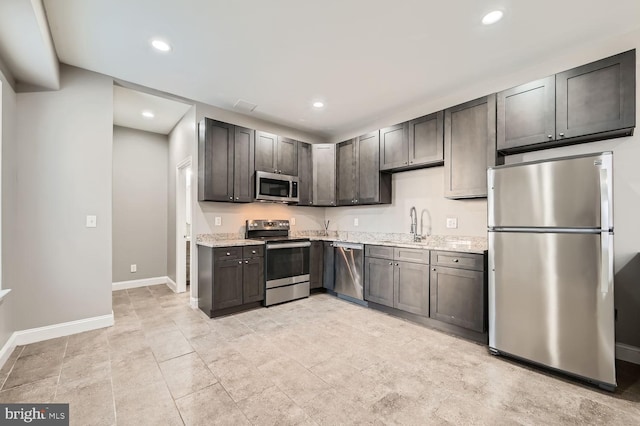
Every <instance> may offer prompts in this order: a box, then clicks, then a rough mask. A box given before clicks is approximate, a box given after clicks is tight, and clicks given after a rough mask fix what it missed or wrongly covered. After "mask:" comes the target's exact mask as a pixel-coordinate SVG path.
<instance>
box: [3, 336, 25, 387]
mask: <svg viewBox="0 0 640 426" xmlns="http://www.w3.org/2000/svg"><path fill="white" fill-rule="evenodd" d="M16 350H18V348H15V349H14V351H16ZM23 351H24V346H20V353H18V356H16V359H15V360H14V361H13V364H11V368H10V369H9V372H8V373H7V377H5V378H4V380H3V381H2V384H0V391H3V390H5V389H4V384H5V383H6V382H7V380H9V376H10V375H11V372H12V371H13V367H15V365H16V362H17V361H18V359H19V358H20V356H22V352H23ZM11 355H13V353H12V354H11Z"/></svg>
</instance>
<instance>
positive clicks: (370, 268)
mask: <svg viewBox="0 0 640 426" xmlns="http://www.w3.org/2000/svg"><path fill="white" fill-rule="evenodd" d="M393 275H394V274H393V261H391V260H388V259H378V258H375V257H365V258H364V277H365V281H364V292H365V297H364V298H365V300H368V301H370V302H374V303H378V304H380V305H385V306H389V307H391V308H393V300H394V291H393Z"/></svg>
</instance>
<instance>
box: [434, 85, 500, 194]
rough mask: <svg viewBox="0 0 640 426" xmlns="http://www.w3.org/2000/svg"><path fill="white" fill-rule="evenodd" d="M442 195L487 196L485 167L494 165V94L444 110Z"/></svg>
mask: <svg viewBox="0 0 640 426" xmlns="http://www.w3.org/2000/svg"><path fill="white" fill-rule="evenodd" d="M444 149H445V158H446V161H445V163H444V181H445V189H444V196H445V197H447V198H479V197H486V196H487V168H488V167H491V166H495V164H496V95H495V94H492V95H489V96H485V97H482V98H479V99H476V100H473V101H470V102H466V103H464V104H461V105H458V106H455V107H453V108H448V109H446V110H445V112H444Z"/></svg>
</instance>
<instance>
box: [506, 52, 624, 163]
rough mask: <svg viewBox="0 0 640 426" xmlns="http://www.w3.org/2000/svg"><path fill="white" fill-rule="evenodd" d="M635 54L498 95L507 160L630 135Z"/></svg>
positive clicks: (570, 71)
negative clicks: (533, 151)
mask: <svg viewBox="0 0 640 426" xmlns="http://www.w3.org/2000/svg"><path fill="white" fill-rule="evenodd" d="M635 57H636V56H635V50H630V51H628V52H624V53H621V54H619V55H615V56H611V57H609V58H605V59H602V60H600V61H596V62H592V63H590V64H587V65H583V66H580V67H577V68H573V69H571V70H568V71H564V72H561V73H559V74H556V75H554V76H550V77H547V78H544V79H541V80H537V81H534V82H531V83H527V84H523V85H521V86H517V87H514V88H511V89H508V90H505V91H503V92H500V93H498V128H497V138H498V139H497V147H498V150H499V151H500V152H503V153H505V154H510V153H516V152H525V151H532V150H536V149H544V148H550V147H554V146H561V145H570V144H575V143H580V142H590V141H595V140H602V139H609V138H614V137H620V136H628V135H631V134H633V129H634V127H635V125H636V122H635V116H636V113H635V108H636V89H635V86H636V83H635V75H636V71H635V63H636V59H635Z"/></svg>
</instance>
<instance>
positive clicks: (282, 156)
mask: <svg viewBox="0 0 640 426" xmlns="http://www.w3.org/2000/svg"><path fill="white" fill-rule="evenodd" d="M277 159H278V160H277V161H276V167H277V168H278V173H282V174H283V175H290V176H298V141H294V140H293V139H289V138H283V137H280V136H278V152H277Z"/></svg>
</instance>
